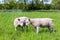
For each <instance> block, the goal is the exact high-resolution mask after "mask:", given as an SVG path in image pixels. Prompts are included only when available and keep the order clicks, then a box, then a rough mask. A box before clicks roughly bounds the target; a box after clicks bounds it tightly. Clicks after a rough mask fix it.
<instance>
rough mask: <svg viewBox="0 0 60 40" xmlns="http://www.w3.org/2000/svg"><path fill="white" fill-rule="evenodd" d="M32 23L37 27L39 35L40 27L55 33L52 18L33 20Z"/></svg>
mask: <svg viewBox="0 0 60 40" xmlns="http://www.w3.org/2000/svg"><path fill="white" fill-rule="evenodd" d="M30 23H31V24H32V25H33V26H34V27H35V30H36V33H38V32H39V31H38V30H39V28H40V27H43V28H44V27H47V28H48V29H49V30H50V32H53V27H54V24H53V19H51V18H32V19H30Z"/></svg>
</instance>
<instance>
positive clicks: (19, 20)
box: [14, 17, 30, 30]
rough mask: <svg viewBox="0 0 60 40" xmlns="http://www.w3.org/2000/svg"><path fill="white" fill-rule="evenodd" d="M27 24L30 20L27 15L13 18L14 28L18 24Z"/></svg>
mask: <svg viewBox="0 0 60 40" xmlns="http://www.w3.org/2000/svg"><path fill="white" fill-rule="evenodd" d="M29 24H30V22H29V18H28V17H18V18H15V20H14V27H15V30H16V28H17V27H18V26H21V27H22V28H23V26H26V27H28V25H29Z"/></svg>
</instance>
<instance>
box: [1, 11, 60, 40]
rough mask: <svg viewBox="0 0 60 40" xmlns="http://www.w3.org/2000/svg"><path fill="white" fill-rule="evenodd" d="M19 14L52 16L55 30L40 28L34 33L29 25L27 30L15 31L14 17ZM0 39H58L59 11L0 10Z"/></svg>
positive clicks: (59, 27) (33, 16) (59, 30)
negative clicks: (51, 31)
mask: <svg viewBox="0 0 60 40" xmlns="http://www.w3.org/2000/svg"><path fill="white" fill-rule="evenodd" d="M21 16H27V17H29V18H37V17H38V18H40V17H41V18H46V17H48V18H52V19H54V25H55V27H54V29H56V32H53V33H50V32H49V30H48V29H47V28H41V29H40V30H39V31H40V32H39V33H38V34H36V33H35V32H34V27H33V26H32V25H30V26H29V29H28V31H21V30H20V29H17V31H15V29H14V25H13V22H14V19H15V18H16V17H21ZM0 40H60V11H31V12H22V11H0Z"/></svg>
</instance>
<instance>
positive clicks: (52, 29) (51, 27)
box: [48, 24, 54, 32]
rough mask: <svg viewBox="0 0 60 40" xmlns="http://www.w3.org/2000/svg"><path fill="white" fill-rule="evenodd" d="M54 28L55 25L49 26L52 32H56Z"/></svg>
mask: <svg viewBox="0 0 60 40" xmlns="http://www.w3.org/2000/svg"><path fill="white" fill-rule="evenodd" d="M53 27H54V25H53V24H51V25H49V26H48V28H49V30H50V32H54V28H53Z"/></svg>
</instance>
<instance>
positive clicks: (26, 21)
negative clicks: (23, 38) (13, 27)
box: [19, 18, 30, 26]
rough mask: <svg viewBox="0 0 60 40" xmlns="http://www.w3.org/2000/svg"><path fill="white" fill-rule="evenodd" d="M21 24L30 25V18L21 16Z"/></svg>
mask: <svg viewBox="0 0 60 40" xmlns="http://www.w3.org/2000/svg"><path fill="white" fill-rule="evenodd" d="M19 22H20V26H28V25H29V24H30V21H29V19H28V18H20V21H19Z"/></svg>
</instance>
